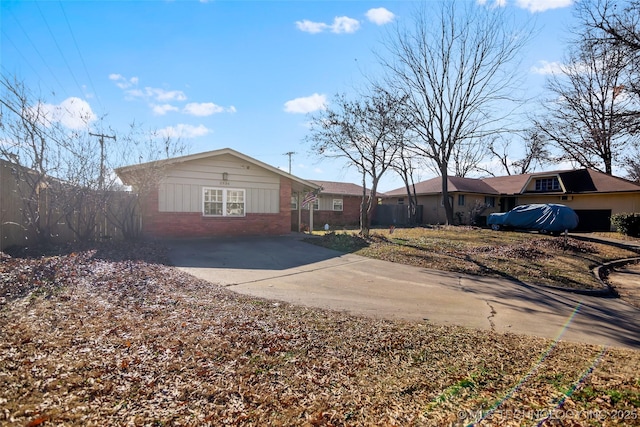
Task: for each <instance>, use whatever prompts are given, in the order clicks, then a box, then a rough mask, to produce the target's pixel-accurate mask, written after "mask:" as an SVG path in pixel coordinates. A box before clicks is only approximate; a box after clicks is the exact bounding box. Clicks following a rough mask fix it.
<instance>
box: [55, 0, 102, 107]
mask: <svg viewBox="0 0 640 427" xmlns="http://www.w3.org/2000/svg"><path fill="white" fill-rule="evenodd" d="M58 4H59V5H60V10H62V15H63V16H64V20H65V22H66V23H67V28H68V29H69V33H70V34H71V39H72V40H73V44H74V46H75V48H76V52H78V56H79V57H80V62H82V67H83V68H84V72H85V73H86V74H87V78H88V79H89V84H90V85H91V89H92V90H93V93H94V94H95V96H96V99H97V100H98V104H100V108H101V109H102V110H103V111H104V106H103V105H102V99H101V98H100V95H98V91H97V90H96V87H95V85H94V84H93V80H92V79H91V74H90V73H89V70H88V69H87V64H86V63H85V61H84V57H83V55H82V52H81V51H80V47H79V46H78V42H77V41H76V36H75V34H74V33H73V29H72V28H71V24H70V23H69V18H68V17H67V13H66V11H65V10H64V7H63V6H62V1H58Z"/></svg>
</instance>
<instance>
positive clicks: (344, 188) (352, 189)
mask: <svg viewBox="0 0 640 427" xmlns="http://www.w3.org/2000/svg"><path fill="white" fill-rule="evenodd" d="M308 181H309V182H313V183H314V184H316V185H318V186H320V187H322V192H321V193H320V194H341V195H343V196H362V186H360V185H356V184H351V183H349V182H336V181H318V180H316V179H309V180H308ZM367 194H369V189H368V188H367Z"/></svg>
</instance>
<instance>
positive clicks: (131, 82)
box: [109, 73, 138, 89]
mask: <svg viewBox="0 0 640 427" xmlns="http://www.w3.org/2000/svg"><path fill="white" fill-rule="evenodd" d="M109 80H113V81H114V82H116V86H118V87H119V88H120V89H128V88H130V87H131V86H135V85H137V84H138V78H137V77H131V78H130V79H127V78H126V77H124V76H123V75H122V74H115V73H114V74H109Z"/></svg>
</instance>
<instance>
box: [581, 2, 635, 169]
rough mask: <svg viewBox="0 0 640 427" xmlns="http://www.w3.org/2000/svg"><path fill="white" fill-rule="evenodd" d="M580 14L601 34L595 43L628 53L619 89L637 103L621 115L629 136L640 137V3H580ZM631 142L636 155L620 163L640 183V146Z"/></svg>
mask: <svg viewBox="0 0 640 427" xmlns="http://www.w3.org/2000/svg"><path fill="white" fill-rule="evenodd" d="M577 10H578V16H579V18H580V19H581V22H582V24H583V25H584V26H585V27H586V28H588V29H589V30H590V31H591V32H595V33H596V34H598V37H597V38H594V39H592V40H591V42H592V43H595V44H600V45H604V46H605V47H612V48H615V49H620V50H623V51H625V52H626V56H627V58H628V67H627V69H626V77H625V80H626V81H625V82H624V83H623V84H622V85H621V86H619V88H620V89H622V90H623V91H624V92H625V95H626V96H632V97H634V98H635V99H634V104H633V105H632V106H631V108H630V109H629V110H627V111H624V112H622V114H623V115H624V119H625V121H626V122H627V125H628V128H629V131H630V133H632V134H634V135H637V134H638V133H640V1H638V0H632V1H629V2H619V1H616V0H585V1H582V2H580V3H578V5H577ZM594 30H595V31H594ZM630 142H631V143H632V144H630V147H629V150H627V152H629V151H633V152H632V153H630V154H628V155H626V156H624V157H623V159H622V161H621V163H622V166H623V167H624V168H625V169H626V170H627V172H628V173H629V177H630V178H631V179H637V176H638V175H637V159H638V158H639V157H640V144H639V143H638V140H637V139H636V140H635V141H630ZM634 171H635V172H634Z"/></svg>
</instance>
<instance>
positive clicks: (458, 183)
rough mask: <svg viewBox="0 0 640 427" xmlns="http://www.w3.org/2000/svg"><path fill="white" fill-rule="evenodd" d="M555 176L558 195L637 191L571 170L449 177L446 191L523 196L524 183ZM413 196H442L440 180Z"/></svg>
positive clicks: (614, 179) (635, 187) (592, 172)
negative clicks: (558, 187) (480, 176)
mask: <svg viewBox="0 0 640 427" xmlns="http://www.w3.org/2000/svg"><path fill="white" fill-rule="evenodd" d="M545 177H557V178H558V180H559V181H560V184H561V187H562V188H563V190H561V191H558V193H567V194H574V193H582V194H585V193H621V192H640V185H639V184H636V183H634V182H632V181H629V180H626V179H624V178H620V177H617V176H612V175H607V174H605V173H602V172H598V171H596V170H593V169H571V170H559V171H549V172H536V173H526V174H522V175H508V176H496V177H489V178H461V177H455V176H453V177H449V178H448V183H449V186H448V188H449V191H450V192H454V193H455V192H459V193H481V194H496V195H498V194H503V195H516V194H524V193H525V189H526V188H527V184H528V183H529V182H531V181H532V180H534V179H538V178H545ZM416 193H417V194H439V193H442V180H441V178H440V177H436V178H432V179H429V180H426V181H422V182H419V183H417V184H416ZM405 194H406V190H405V188H404V187H401V188H398V189H396V190H393V191H388V192H387V193H385V195H387V196H398V195H405Z"/></svg>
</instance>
